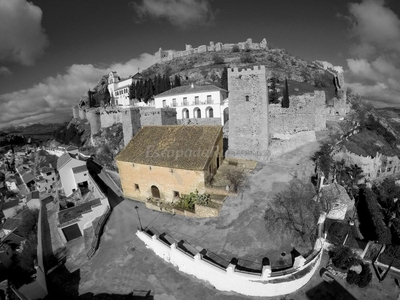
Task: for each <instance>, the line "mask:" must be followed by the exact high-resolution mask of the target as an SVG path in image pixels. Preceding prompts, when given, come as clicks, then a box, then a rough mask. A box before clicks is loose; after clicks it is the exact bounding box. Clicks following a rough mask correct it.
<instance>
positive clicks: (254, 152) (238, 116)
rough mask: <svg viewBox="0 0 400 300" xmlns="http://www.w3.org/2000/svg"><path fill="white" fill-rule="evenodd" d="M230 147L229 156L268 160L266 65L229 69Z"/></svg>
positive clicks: (227, 154)
mask: <svg viewBox="0 0 400 300" xmlns="http://www.w3.org/2000/svg"><path fill="white" fill-rule="evenodd" d="M228 85H229V91H230V94H229V114H230V116H229V149H228V151H227V153H226V156H227V157H228V158H229V157H232V158H238V159H244V160H253V161H268V159H269V155H270V152H269V150H268V145H269V142H268V140H269V132H268V92H267V83H266V71H265V66H261V67H257V66H255V67H254V69H246V70H242V71H239V70H238V68H234V69H228Z"/></svg>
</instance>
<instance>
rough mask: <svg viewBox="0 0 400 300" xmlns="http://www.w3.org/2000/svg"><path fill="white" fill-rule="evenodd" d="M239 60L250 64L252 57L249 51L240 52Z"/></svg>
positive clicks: (252, 60)
mask: <svg viewBox="0 0 400 300" xmlns="http://www.w3.org/2000/svg"><path fill="white" fill-rule="evenodd" d="M240 62H241V63H244V64H251V63H253V62H254V58H253V57H252V56H251V54H250V53H249V52H245V53H243V54H242V56H240Z"/></svg>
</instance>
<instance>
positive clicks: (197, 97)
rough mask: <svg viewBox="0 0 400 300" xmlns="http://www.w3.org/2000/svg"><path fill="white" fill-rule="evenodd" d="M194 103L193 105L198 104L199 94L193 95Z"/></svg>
mask: <svg viewBox="0 0 400 300" xmlns="http://www.w3.org/2000/svg"><path fill="white" fill-rule="evenodd" d="M194 104H195V105H199V104H200V101H199V96H195V97H194Z"/></svg>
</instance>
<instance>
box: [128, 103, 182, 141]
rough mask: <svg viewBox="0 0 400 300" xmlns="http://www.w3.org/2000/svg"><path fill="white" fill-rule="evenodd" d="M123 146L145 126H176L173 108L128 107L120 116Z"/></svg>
mask: <svg viewBox="0 0 400 300" xmlns="http://www.w3.org/2000/svg"><path fill="white" fill-rule="evenodd" d="M121 121H122V130H123V133H124V145H125V146H126V145H127V144H128V143H129V141H130V140H131V138H132V137H133V136H134V135H135V134H136V133H137V132H138V131H139V129H140V128H142V126H145V125H176V124H177V123H176V110H175V109H174V108H154V107H129V108H126V109H124V110H123V111H122V114H121Z"/></svg>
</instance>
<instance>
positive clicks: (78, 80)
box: [0, 53, 154, 126]
mask: <svg viewBox="0 0 400 300" xmlns="http://www.w3.org/2000/svg"><path fill="white" fill-rule="evenodd" d="M153 61H154V56H153V55H151V54H147V53H145V54H142V55H141V56H140V57H139V58H134V59H131V60H129V61H127V62H124V63H120V62H116V63H113V64H111V65H109V66H103V67H96V66H93V65H92V64H85V65H78V64H74V65H72V66H70V67H68V68H67V69H66V71H65V73H64V74H57V75H56V76H51V77H48V78H46V79H45V80H43V81H42V82H40V83H38V84H35V85H34V86H32V87H31V88H28V89H24V90H19V91H15V92H12V93H7V94H3V95H0V124H1V125H2V126H7V125H11V124H18V123H27V122H44V123H51V122H62V121H67V120H69V119H70V118H71V116H72V110H71V107H72V106H73V105H77V104H78V101H79V99H80V97H81V96H82V95H85V94H86V92H87V91H88V90H89V89H92V88H93V87H94V86H95V85H96V84H97V82H98V81H99V80H100V78H101V76H103V75H106V74H107V73H108V72H109V71H110V70H113V71H117V72H118V74H119V75H120V76H121V77H127V76H129V75H133V74H135V73H136V72H137V69H138V67H139V68H140V69H141V70H143V69H145V68H147V67H149V66H150V65H151V64H152V63H153Z"/></svg>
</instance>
